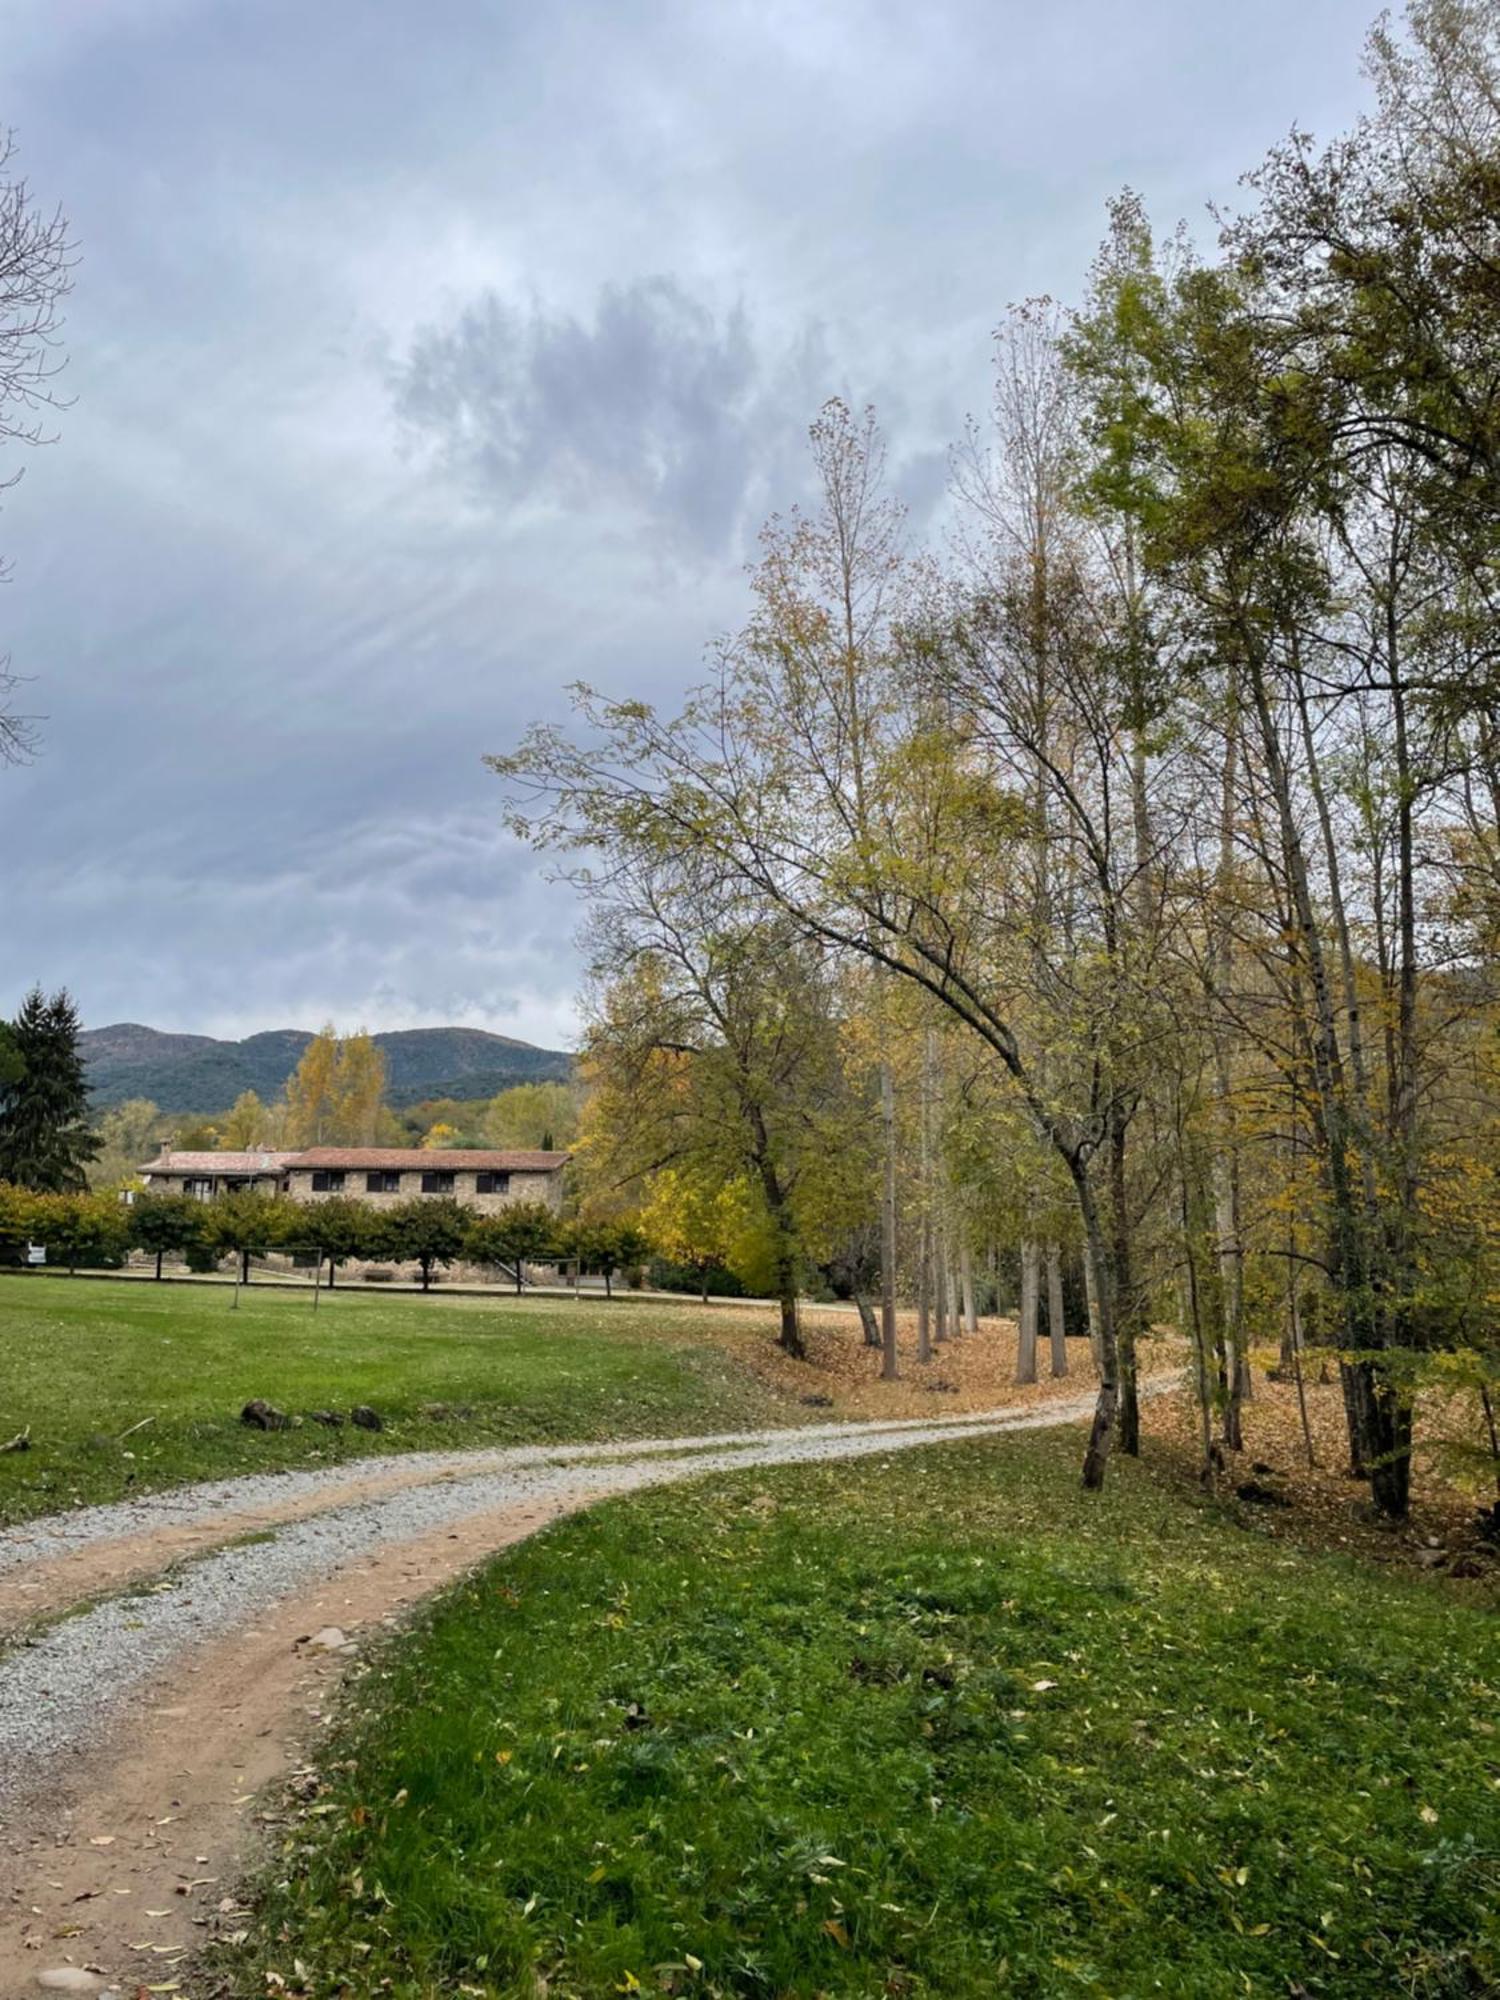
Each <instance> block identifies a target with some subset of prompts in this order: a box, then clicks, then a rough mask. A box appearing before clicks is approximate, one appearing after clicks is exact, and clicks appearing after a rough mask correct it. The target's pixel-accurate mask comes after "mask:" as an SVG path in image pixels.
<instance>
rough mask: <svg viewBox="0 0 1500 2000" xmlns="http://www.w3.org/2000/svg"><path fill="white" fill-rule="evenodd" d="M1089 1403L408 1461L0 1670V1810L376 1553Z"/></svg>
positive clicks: (989, 1428)
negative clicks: (242, 1631)
mask: <svg viewBox="0 0 1500 2000" xmlns="http://www.w3.org/2000/svg"><path fill="white" fill-rule="evenodd" d="M1153 1386H1155V1385H1153ZM1144 1387H1145V1385H1143V1388H1144ZM1093 1401H1094V1398H1093V1393H1092V1391H1090V1392H1089V1393H1088V1394H1086V1395H1082V1396H1077V1397H1072V1398H1068V1399H1066V1400H1055V1401H1050V1402H1048V1403H1046V1404H1045V1405H1033V1406H1031V1407H1029V1408H1027V1409H1025V1410H1020V1411H1011V1412H1009V1413H1007V1412H1005V1411H994V1412H991V1413H989V1414H988V1415H986V1416H980V1417H965V1418H963V1419H957V1418H943V1419H936V1420H934V1421H932V1422H930V1423H924V1422H922V1421H920V1420H907V1421H903V1422H901V1423H897V1424H891V1425H888V1426H887V1425H881V1426H875V1425H864V1424H861V1425H858V1426H851V1425H847V1424H846V1425H837V1424H820V1425H816V1426H809V1427H808V1428H806V1429H799V1430H795V1431H790V1432H789V1431H771V1432H764V1431H763V1432H746V1433H738V1434H731V1435H728V1436H724V1437H717V1438H686V1439H654V1440H650V1441H648V1442H646V1443H644V1444H642V1443H633V1444H624V1445H622V1444H605V1445H583V1446H535V1447H522V1448H519V1449H514V1450H510V1451H503V1452H468V1453H457V1452H433V1453H424V1454H420V1455H413V1456H412V1457H411V1458H407V1459H405V1460H404V1461H402V1462H403V1463H404V1464H405V1465H407V1466H412V1465H419V1466H421V1467H422V1468H424V1469H425V1470H427V1471H429V1472H430V1474H431V1476H432V1479H433V1482H434V1483H432V1484H426V1485H417V1486H411V1487H408V1488H406V1489H405V1490H403V1491H401V1492H399V1493H395V1494H391V1495H389V1496H387V1497H384V1498H380V1499H374V1500H365V1501H362V1502H357V1503H355V1504H351V1505H347V1506H343V1507H339V1506H337V1505H334V1506H331V1507H330V1508H329V1509H328V1510H327V1511H324V1512H322V1513H319V1514H317V1515H314V1516H312V1517H311V1518H307V1519H302V1520H297V1521H293V1522H291V1523H289V1524H287V1525H285V1526H282V1527H280V1528H279V1529H277V1530H276V1531H274V1532H272V1533H270V1534H269V1535H268V1536H267V1537H266V1538H265V1539H262V1540H256V1541H254V1542H251V1543H247V1544H241V1545H238V1546H230V1547H227V1548H223V1549H220V1550H219V1551H218V1552H217V1553H215V1554H212V1555H209V1556H205V1557H203V1558H201V1559H199V1560H196V1561H193V1562H190V1563H187V1564H185V1565H183V1566H182V1567H181V1568H180V1569H178V1570H175V1571H173V1572H171V1573H170V1574H169V1575H168V1576H167V1577H166V1578H165V1579H164V1580H163V1581H162V1582H160V1583H158V1584H157V1585H155V1586H154V1587H153V1588H152V1589H151V1590H150V1591H149V1592H146V1593H142V1594H134V1593H133V1594H127V1595H125V1596H121V1597H115V1598H111V1599H109V1600H107V1601H106V1602H104V1603H101V1604H97V1605H95V1606H93V1607H92V1608H91V1609H87V1610H84V1611H80V1612H78V1613H77V1614H75V1615H73V1616H71V1617H67V1618H64V1619H62V1620H61V1621H60V1622H59V1623H57V1624H55V1625H53V1626H52V1627H50V1628H49V1629H48V1630H46V1631H45V1632H43V1633H42V1634H41V1635H40V1636H39V1637H38V1638H37V1639H36V1640H35V1641H33V1642H32V1643H30V1644H27V1645H24V1646H21V1647H18V1648H16V1649H15V1650H14V1651H13V1652H12V1653H10V1654H9V1655H8V1656H6V1657H4V1658H0V1801H3V1798H4V1796H5V1793H6V1792H7V1791H9V1790H11V1789H13V1788H17V1789H19V1788H22V1787H24V1788H25V1789H27V1790H30V1789H32V1788H33V1787H34V1786H35V1784H36V1782H37V1780H38V1779H39V1777H41V1776H42V1775H43V1774H44V1767H45V1766H46V1765H47V1764H48V1763H49V1762H50V1761H51V1760H52V1759H54V1758H56V1757H58V1756H59V1755H63V1754H66V1753H68V1752H71V1751H75V1750H81V1749H83V1748H85V1747H88V1746H90V1745H92V1744H93V1743H95V1742H96V1741H97V1740H98V1738H99V1736H100V1734H101V1732H102V1731H104V1730H106V1729H107V1728H108V1727H109V1726H110V1725H111V1724H112V1723H114V1722H116V1721H119V1720H122V1719H125V1711H126V1710H128V1706H129V1697H130V1696H131V1694H132V1692H133V1691H135V1690H137V1689H139V1688H141V1686H142V1685H143V1684H144V1683H147V1682H151V1681H155V1680H158V1679H160V1678H162V1677H164V1676H166V1675H167V1674H168V1673H169V1672H170V1670H171V1669H172V1668H173V1667H174V1666H175V1665H177V1664H178V1663H180V1662H182V1661H183V1660H184V1659H186V1658H188V1657H190V1656H191V1655H192V1654H193V1653H194V1652H195V1651H196V1650H198V1649H200V1648H203V1647H205V1646H206V1645H208V1644H209V1643H210V1642H212V1641H213V1640H215V1639H220V1638H223V1637H225V1636H227V1635H228V1634H230V1633H231V1632H233V1631H234V1630H235V1629H236V1628H243V1627H251V1626H253V1625H254V1622H255V1620H256V1618H257V1617H258V1616H261V1615H263V1614H264V1613H265V1612H266V1611H267V1609H268V1608H269V1607H271V1606H274V1605H276V1604H278V1603H280V1602H281V1601H282V1600H284V1599H286V1598H288V1597H291V1596H294V1595H295V1594H296V1593H297V1592H298V1591H299V1590H305V1589H306V1588H307V1587H308V1586H310V1585H312V1584H314V1583H316V1582H317V1581H318V1580H320V1579H323V1578H326V1577H328V1576H329V1575H330V1574H332V1573H334V1572H336V1571H338V1570H340V1569H341V1568H344V1567H345V1566H347V1565H349V1564H351V1563H354V1562H357V1561H358V1560H359V1559H360V1558H361V1557H368V1556H369V1555H370V1554H371V1552H373V1551H376V1550H380V1549H385V1548H389V1547H390V1546H391V1545H393V1544H400V1543H405V1542H413V1541H417V1540H419V1539H420V1538H422V1537H423V1536H430V1535H432V1534H433V1533H434V1532H435V1531H438V1530H441V1529H442V1528H444V1527H445V1526H452V1525H453V1524H455V1523H459V1522H462V1521H465V1520H468V1519H470V1518H471V1517H473V1516H476V1515H487V1514H494V1513H496V1512H497V1510H500V1509H503V1508H506V1507H512V1506H517V1505H522V1504H525V1503H535V1502H548V1501H551V1502H566V1503H567V1504H569V1505H576V1504H580V1503H582V1504H586V1503H587V1501H588V1500H589V1499H590V1498H592V1497H597V1496H598V1495H601V1494H604V1493H612V1494H613V1493H621V1492H633V1491H637V1490H639V1489H640V1488H643V1487H647V1486H655V1485H664V1484H668V1483H671V1482H674V1481H678V1480H683V1479H690V1478H696V1477H698V1476H700V1475H701V1474H704V1473H708V1472H717V1471H724V1470H733V1469H736V1468H740V1467H746V1466H760V1465H764V1466H779V1465H805V1464H809V1463H812V1462H815V1461H829V1460H839V1459H845V1458H860V1457H868V1456H871V1455H874V1454H879V1453H888V1452H894V1451H899V1450H904V1449H909V1448H910V1447H912V1446H917V1445H929V1444H934V1443H939V1442H942V1441H944V1440H958V1439H963V1438H970V1437H983V1436H990V1435H994V1434H996V1433H999V1432H1003V1431H1017V1430H1030V1429H1036V1428H1040V1427H1045V1426H1049V1425H1056V1424H1061V1423H1067V1422H1070V1421H1073V1420H1076V1419H1077V1418H1080V1417H1084V1416H1087V1415H1088V1414H1089V1412H1090V1410H1091V1409H1092V1407H1093ZM361 1469H363V1470H365V1471H368V1469H369V1461H363V1462H361V1464H360V1465H344V1466H341V1467H331V1468H327V1469H323V1470H319V1471H317V1472H307V1473H292V1474H278V1475H273V1476H271V1477H269V1478H259V1477H255V1478H251V1479H248V1480H247V1479H240V1480H234V1481H225V1482H216V1483H214V1484H212V1485H205V1486H199V1487H191V1488H187V1489H184V1490H182V1491H179V1492H176V1493H167V1494H159V1495H154V1496H151V1497H150V1498H147V1499H143V1500H140V1501H132V1502H127V1503H125V1504H124V1505H122V1506H116V1507H101V1508H91V1509H88V1510H86V1511H84V1512H80V1513H79V1514H76V1515H69V1516H67V1517H65V1518H62V1519H54V1520H52V1521H48V1522H41V1523H32V1524H29V1525H27V1526H26V1527H23V1528H17V1529H14V1530H11V1531H10V1532H9V1533H8V1534H7V1535H6V1536H5V1538H4V1541H3V1543H0V1561H4V1562H9V1563H14V1562H17V1561H26V1560H32V1561H34V1560H36V1559H37V1558H38V1556H39V1555H40V1554H42V1553H43V1552H50V1553H58V1552H66V1551H68V1550H71V1549H75V1548H77V1547H79V1546H80V1544H81V1543H82V1542H86V1541H87V1540H90V1539H92V1540H95V1541H98V1540H104V1539H108V1538H110V1537H111V1536H115V1537H118V1536H123V1535H139V1534H140V1533H141V1531H142V1530H143V1529H144V1528H147V1527H149V1526H150V1525H151V1524H152V1523H153V1522H154V1523H157V1524H162V1523H169V1522H181V1521H183V1520H187V1519H193V1520H202V1519H205V1518H212V1517H214V1516H215V1515H222V1514H224V1513H225V1512H226V1511H227V1510H232V1509H235V1508H238V1507H241V1506H243V1505H244V1504H245V1503H246V1502H247V1501H249V1500H252V1499H259V1500H262V1501H265V1500H270V1499H272V1498H274V1497H285V1495H286V1494H287V1492H288V1490H289V1486H290V1484H291V1482H300V1483H301V1484H302V1485H303V1486H304V1487H305V1488H307V1489H308V1490H311V1491H319V1490H322V1489H324V1488H327V1489H329V1491H330V1497H331V1495H332V1492H333V1491H336V1488H337V1484H338V1482H339V1480H340V1479H343V1480H346V1481H347V1480H348V1479H349V1478H350V1476H351V1474H352V1473H354V1472H356V1471H358V1470H361ZM455 1472H457V1473H460V1474H462V1475H463V1476H461V1477H455V1476H454V1474H455Z"/></svg>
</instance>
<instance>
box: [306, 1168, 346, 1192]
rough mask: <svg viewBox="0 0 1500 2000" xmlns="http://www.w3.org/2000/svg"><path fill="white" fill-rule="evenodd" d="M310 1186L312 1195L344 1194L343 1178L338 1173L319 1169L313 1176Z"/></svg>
mask: <svg viewBox="0 0 1500 2000" xmlns="http://www.w3.org/2000/svg"><path fill="white" fill-rule="evenodd" d="M312 1184H313V1193H314V1194H342V1193H343V1192H344V1176H343V1175H342V1174H339V1173H330V1172H326V1171H324V1170H322V1169H320V1170H319V1171H318V1172H317V1173H315V1174H314V1175H313V1182H312Z"/></svg>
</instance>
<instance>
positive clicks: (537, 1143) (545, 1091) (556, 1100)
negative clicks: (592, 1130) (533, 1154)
mask: <svg viewBox="0 0 1500 2000" xmlns="http://www.w3.org/2000/svg"><path fill="white" fill-rule="evenodd" d="M577 1136H578V1092H577V1089H576V1088H575V1087H574V1085H572V1084H571V1083H518V1084H514V1085H513V1086H512V1087H511V1088H510V1089H509V1090H502V1091H501V1092H500V1094H499V1095H498V1096H497V1097H492V1098H491V1099H490V1102H489V1104H488V1106H487V1107H486V1110H485V1114H484V1140H485V1144H486V1145H489V1146H500V1147H515V1148H517V1149H519V1150H530V1149H532V1148H540V1149H542V1150H543V1151H545V1152H551V1151H553V1150H554V1149H557V1150H566V1149H567V1148H568V1147H569V1146H571V1145H572V1143H573V1141H574V1140H575V1139H576V1138H577Z"/></svg>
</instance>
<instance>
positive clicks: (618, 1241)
mask: <svg viewBox="0 0 1500 2000" xmlns="http://www.w3.org/2000/svg"><path fill="white" fill-rule="evenodd" d="M569 1247H570V1250H571V1253H572V1254H573V1255H574V1256H575V1257H577V1259H578V1264H579V1268H580V1270H584V1271H589V1272H592V1273H594V1274H596V1275H597V1276H599V1277H601V1278H603V1280H604V1296H605V1297H606V1298H612V1297H613V1296H614V1276H615V1273H616V1271H629V1270H633V1269H634V1268H635V1267H636V1266H637V1265H639V1264H642V1263H644V1262H645V1260H646V1258H647V1256H648V1255H649V1254H650V1250H651V1245H650V1243H649V1242H648V1241H647V1239H646V1234H645V1231H644V1230H642V1229H640V1228H638V1227H637V1225H636V1224H635V1223H633V1222H580V1223H576V1224H574V1226H573V1228H572V1231H571V1243H570V1246H569Z"/></svg>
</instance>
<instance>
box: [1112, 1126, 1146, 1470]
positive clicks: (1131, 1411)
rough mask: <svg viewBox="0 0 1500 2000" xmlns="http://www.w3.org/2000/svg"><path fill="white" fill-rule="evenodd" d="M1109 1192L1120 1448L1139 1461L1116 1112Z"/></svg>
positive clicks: (1133, 1307) (1132, 1300)
mask: <svg viewBox="0 0 1500 2000" xmlns="http://www.w3.org/2000/svg"><path fill="white" fill-rule="evenodd" d="M1109 1193H1110V1208H1111V1211H1112V1219H1113V1225H1114V1246H1113V1247H1114V1257H1113V1265H1114V1269H1113V1271H1112V1273H1111V1280H1112V1286H1113V1289H1112V1291H1111V1294H1110V1303H1111V1304H1112V1306H1113V1308H1114V1313H1115V1318H1116V1326H1117V1334H1116V1341H1117V1346H1118V1356H1119V1358H1118V1369H1119V1406H1120V1449H1121V1451H1123V1452H1127V1453H1128V1454H1129V1455H1130V1457H1132V1458H1138V1457H1139V1456H1140V1450H1141V1409H1140V1401H1139V1398H1138V1397H1137V1394H1136V1385H1135V1336H1136V1318H1137V1313H1138V1311H1139V1306H1138V1302H1137V1300H1136V1296H1135V1283H1134V1277H1133V1274H1132V1270H1131V1255H1130V1207H1129V1198H1128V1194H1127V1189H1126V1177H1125V1125H1124V1121H1123V1119H1122V1118H1121V1117H1120V1115H1119V1113H1118V1111H1115V1112H1112V1113H1111V1116H1110V1121H1109Z"/></svg>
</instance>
